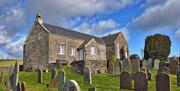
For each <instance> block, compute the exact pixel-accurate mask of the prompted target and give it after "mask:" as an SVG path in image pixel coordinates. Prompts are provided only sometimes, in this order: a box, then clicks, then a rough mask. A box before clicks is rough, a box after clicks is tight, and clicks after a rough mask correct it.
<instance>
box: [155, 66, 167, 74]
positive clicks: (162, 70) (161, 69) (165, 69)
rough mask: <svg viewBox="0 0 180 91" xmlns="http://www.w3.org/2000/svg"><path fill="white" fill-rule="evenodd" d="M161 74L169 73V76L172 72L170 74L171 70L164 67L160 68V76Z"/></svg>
mask: <svg viewBox="0 0 180 91" xmlns="http://www.w3.org/2000/svg"><path fill="white" fill-rule="evenodd" d="M159 73H167V74H169V73H170V72H169V68H168V67H165V66H163V67H161V68H159V70H158V74H159Z"/></svg>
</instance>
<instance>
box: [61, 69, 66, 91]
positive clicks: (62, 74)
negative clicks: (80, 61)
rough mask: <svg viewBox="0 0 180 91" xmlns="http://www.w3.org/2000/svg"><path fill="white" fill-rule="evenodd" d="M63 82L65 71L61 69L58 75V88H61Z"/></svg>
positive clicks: (64, 80)
mask: <svg viewBox="0 0 180 91" xmlns="http://www.w3.org/2000/svg"><path fill="white" fill-rule="evenodd" d="M65 82H66V72H65V71H64V70H62V71H61V73H60V75H59V90H62V89H63V86H64V84H65Z"/></svg>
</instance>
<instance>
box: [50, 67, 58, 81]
mask: <svg viewBox="0 0 180 91" xmlns="http://www.w3.org/2000/svg"><path fill="white" fill-rule="evenodd" d="M56 76H57V70H56V68H54V69H51V79H54V78H55V77H56Z"/></svg>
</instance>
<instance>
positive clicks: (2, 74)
mask: <svg viewBox="0 0 180 91" xmlns="http://www.w3.org/2000/svg"><path fill="white" fill-rule="evenodd" d="M3 76H4V72H1V73H0V83H3Z"/></svg>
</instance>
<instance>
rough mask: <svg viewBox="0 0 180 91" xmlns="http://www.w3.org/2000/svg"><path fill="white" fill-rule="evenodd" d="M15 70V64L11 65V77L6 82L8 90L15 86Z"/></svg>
mask: <svg viewBox="0 0 180 91" xmlns="http://www.w3.org/2000/svg"><path fill="white" fill-rule="evenodd" d="M13 70H14V65H12V66H11V68H10V71H9V78H8V80H7V84H6V89H7V91H10V90H11V89H12V88H13V84H12V83H13V76H12V74H13Z"/></svg>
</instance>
